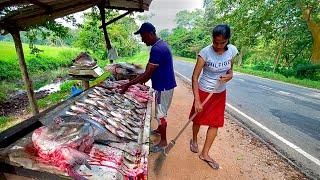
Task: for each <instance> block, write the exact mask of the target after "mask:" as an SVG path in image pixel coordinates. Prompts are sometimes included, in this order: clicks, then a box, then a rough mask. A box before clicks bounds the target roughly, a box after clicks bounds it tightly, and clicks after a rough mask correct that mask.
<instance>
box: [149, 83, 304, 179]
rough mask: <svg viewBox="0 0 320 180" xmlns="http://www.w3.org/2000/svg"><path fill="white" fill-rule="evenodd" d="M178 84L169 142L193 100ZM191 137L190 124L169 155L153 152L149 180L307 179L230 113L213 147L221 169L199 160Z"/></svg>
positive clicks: (170, 116)
mask: <svg viewBox="0 0 320 180" xmlns="http://www.w3.org/2000/svg"><path fill="white" fill-rule="evenodd" d="M177 83H178V87H177V88H176V89H175V92H174V98H173V102H172V104H171V108H170V110H169V114H168V130H167V136H168V137H167V138H168V140H169V141H170V140H171V139H173V138H174V137H175V136H176V134H177V133H178V131H179V130H180V129H181V128H182V127H183V126H184V124H185V123H186V122H187V120H188V119H187V118H188V114H189V112H190V108H191V105H192V101H193V95H192V91H191V87H190V85H188V84H186V83H185V82H183V81H182V80H180V79H177ZM156 126H157V123H156V121H155V120H153V121H152V127H153V128H156ZM206 130H207V128H206V127H201V129H200V132H199V148H200V150H201V148H202V146H203V143H204V140H205V133H206ZM191 137H192V131H191V124H190V127H188V128H187V129H186V130H185V132H184V133H183V134H182V135H181V136H180V138H179V139H178V141H177V142H176V145H175V146H174V148H173V149H171V151H170V153H169V155H168V156H167V157H165V158H163V157H164V156H163V155H161V154H159V153H158V154H150V158H149V162H148V163H149V169H148V171H149V172H148V175H149V176H148V179H150V180H155V179H157V180H161V179H166V180H168V179H179V180H180V179H185V180H187V179H198V180H200V179H237V180H241V179H246V180H247V179H263V180H266V179H307V178H306V177H305V176H304V175H303V174H302V173H300V172H299V171H297V170H295V169H294V168H292V167H291V166H290V165H288V164H287V163H286V162H285V161H283V160H282V159H281V158H279V157H278V156H277V155H276V154H275V153H274V152H273V151H271V150H269V149H268V148H267V146H265V145H264V144H263V143H261V142H260V141H259V140H258V139H257V138H254V137H253V136H252V135H250V134H249V133H248V132H247V131H246V130H245V129H243V128H242V127H241V126H239V125H238V124H237V123H236V122H235V121H234V120H233V119H232V117H230V116H229V115H228V114H226V116H225V125H224V127H223V128H221V129H219V131H218V136H217V137H216V139H215V141H214V142H213V145H212V148H211V150H210V155H211V157H212V158H213V159H215V160H216V161H217V162H218V163H219V164H220V166H221V169H219V170H213V169H211V168H210V166H209V165H208V164H206V163H205V162H204V161H202V160H200V159H199V157H198V155H199V154H195V153H192V152H191V151H190V150H189V140H190V138H191ZM151 140H152V142H154V143H156V142H157V140H158V137H155V136H151Z"/></svg>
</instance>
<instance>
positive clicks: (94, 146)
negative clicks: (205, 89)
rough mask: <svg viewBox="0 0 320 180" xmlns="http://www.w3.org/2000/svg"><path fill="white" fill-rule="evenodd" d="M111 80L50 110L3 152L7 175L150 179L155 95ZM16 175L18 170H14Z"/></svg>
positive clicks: (145, 89)
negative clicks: (122, 88) (124, 88)
mask: <svg viewBox="0 0 320 180" xmlns="http://www.w3.org/2000/svg"><path fill="white" fill-rule="evenodd" d="M127 82H128V80H121V81H109V80H106V81H104V83H102V84H100V85H99V86H95V87H92V88H90V89H88V90H87V91H85V92H84V93H83V94H81V95H80V96H77V97H75V98H72V99H70V100H68V101H66V102H65V103H63V104H61V105H59V106H57V107H55V108H54V109H52V110H50V111H49V112H46V113H45V114H44V115H43V116H41V117H39V118H38V119H39V120H40V121H41V123H42V124H43V126H41V127H38V128H36V129H35V130H33V131H31V132H29V133H28V134H27V135H25V136H24V137H22V138H20V139H19V140H18V141H16V142H15V143H13V144H10V145H9V146H7V147H5V148H3V149H1V152H0V155H1V160H0V163H1V164H0V166H1V170H2V171H3V172H9V173H16V174H19V175H23V176H27V177H36V178H39V177H45V178H46V179H50V178H51V179H56V178H73V179H147V171H148V166H147V165H148V154H149V131H150V118H151V104H152V103H151V101H152V92H151V89H149V87H147V86H145V85H140V84H137V85H133V86H130V88H129V89H128V91H127V92H126V93H124V94H120V93H118V92H117V87H118V86H120V85H122V84H124V83H127ZM12 171H15V172H12Z"/></svg>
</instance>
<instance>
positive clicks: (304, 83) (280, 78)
mask: <svg viewBox="0 0 320 180" xmlns="http://www.w3.org/2000/svg"><path fill="white" fill-rule="evenodd" d="M174 59H176V60H182V61H186V62H191V63H196V60H195V59H191V58H185V57H179V56H174ZM234 70H235V71H237V72H241V73H245V74H251V75H255V76H259V77H263V78H268V79H273V80H278V81H282V82H286V83H291V84H296V85H300V86H304V87H310V88H315V89H320V83H319V81H312V80H309V79H297V78H295V77H285V76H283V75H281V74H277V73H273V72H265V71H257V70H253V69H249V68H242V67H238V66H234Z"/></svg>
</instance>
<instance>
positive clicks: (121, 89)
mask: <svg viewBox="0 0 320 180" xmlns="http://www.w3.org/2000/svg"><path fill="white" fill-rule="evenodd" d="M129 87H130V85H129V84H124V85H121V86H120V87H118V89H119V91H118V92H119V93H121V94H123V93H125V92H126V91H127V90H128V88H129Z"/></svg>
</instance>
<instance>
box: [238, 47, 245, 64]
mask: <svg viewBox="0 0 320 180" xmlns="http://www.w3.org/2000/svg"><path fill="white" fill-rule="evenodd" d="M245 53H246V49H245V48H244V47H242V48H241V50H240V53H239V57H238V66H239V67H240V66H242V60H243V56H244V55H245Z"/></svg>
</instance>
